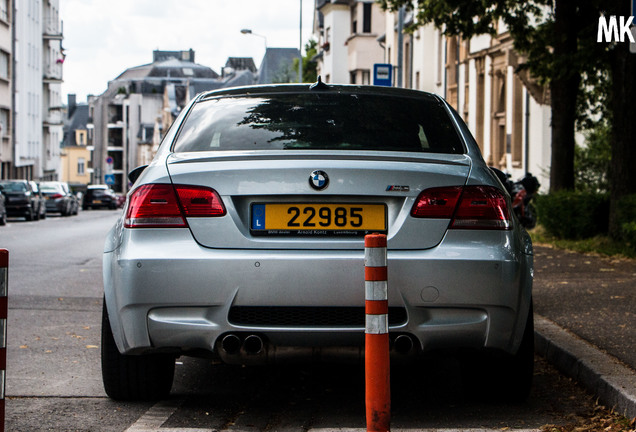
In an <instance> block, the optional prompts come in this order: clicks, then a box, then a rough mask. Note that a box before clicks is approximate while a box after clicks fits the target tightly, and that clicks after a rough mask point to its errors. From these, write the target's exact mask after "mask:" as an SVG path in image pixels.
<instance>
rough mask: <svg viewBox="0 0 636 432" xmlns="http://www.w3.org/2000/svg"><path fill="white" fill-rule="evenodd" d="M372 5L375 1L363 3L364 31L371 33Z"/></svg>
mask: <svg viewBox="0 0 636 432" xmlns="http://www.w3.org/2000/svg"><path fill="white" fill-rule="evenodd" d="M371 6H373V3H363V4H362V33H371Z"/></svg>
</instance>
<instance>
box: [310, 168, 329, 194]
mask: <svg viewBox="0 0 636 432" xmlns="http://www.w3.org/2000/svg"><path fill="white" fill-rule="evenodd" d="M309 185H310V186H311V187H312V188H314V189H316V190H319V191H320V190H323V189H326V188H327V186H329V176H328V175H327V173H326V172H324V171H320V170H316V171H313V172H312V173H311V174H310V175H309Z"/></svg>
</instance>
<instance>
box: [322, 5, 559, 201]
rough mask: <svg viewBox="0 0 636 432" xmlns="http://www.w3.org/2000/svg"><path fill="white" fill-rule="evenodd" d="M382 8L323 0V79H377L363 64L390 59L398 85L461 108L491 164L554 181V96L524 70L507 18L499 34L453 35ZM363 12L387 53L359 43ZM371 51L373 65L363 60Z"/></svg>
mask: <svg viewBox="0 0 636 432" xmlns="http://www.w3.org/2000/svg"><path fill="white" fill-rule="evenodd" d="M376 8H379V6H377V5H375V4H373V5H371V6H368V3H366V2H364V1H343V0H340V1H339V0H316V13H315V19H314V37H315V38H316V39H317V40H318V41H319V44H318V46H319V48H320V52H319V54H318V55H317V56H316V58H317V61H318V70H319V74H322V75H323V80H324V81H327V82H333V83H350V84H369V83H371V84H372V78H371V80H368V79H367V78H366V76H365V74H364V73H360V71H361V70H365V69H367V70H368V69H369V68H370V69H372V67H373V63H389V64H391V65H393V71H394V75H393V85H395V86H397V85H398V84H399V83H401V86H402V87H405V88H412V89H416V90H423V91H428V92H431V93H436V94H438V95H440V96H442V97H443V98H445V99H446V100H447V101H448V102H449V103H450V104H451V105H452V106H453V107H454V108H455V110H457V112H458V113H459V114H460V115H461V116H462V117H463V119H464V120H465V121H466V123H467V124H468V126H469V128H470V130H471V132H472V133H473V135H474V136H475V139H476V140H477V142H478V143H479V145H480V148H481V150H482V154H483V155H484V159H485V160H486V162H487V163H488V164H489V165H490V166H494V167H496V168H499V169H501V170H503V171H505V172H507V173H509V174H510V175H511V176H512V178H513V179H516V178H520V177H522V176H523V175H525V173H526V172H532V174H534V175H535V176H537V177H538V178H539V181H540V183H541V184H542V186H543V187H544V188H547V187H549V167H550V136H551V128H550V118H551V114H550V106H549V99H548V98H549V95H548V94H547V92H546V90H545V89H544V88H543V87H541V86H540V85H538V84H537V83H536V81H534V80H533V79H532V77H531V76H529V75H528V73H527V71H520V70H519V69H518V66H519V65H521V64H522V63H523V58H521V57H520V56H519V55H518V54H517V53H516V52H515V50H514V49H513V43H512V39H511V37H510V35H509V33H508V31H507V29H506V28H505V26H504V25H503V24H501V25H499V28H498V34H497V35H496V36H489V35H487V36H480V37H475V38H473V39H471V40H462V39H460V38H457V37H445V36H444V35H442V34H441V32H440V31H439V30H438V29H436V28H435V27H434V26H433V25H426V26H421V27H419V28H417V29H416V30H415V31H412V32H406V31H404V28H406V27H408V26H409V25H410V24H412V23H413V20H414V19H415V18H414V15H413V13H412V12H410V13H409V12H406V11H402V18H401V19H400V12H389V11H386V12H384V11H380V10H376ZM369 9H370V10H371V12H366V11H367V10H369ZM360 10H362V15H361V13H360ZM376 14H381V18H380V19H377V18H376ZM361 16H362V33H363V34H364V30H366V29H369V25H368V24H366V23H365V17H369V16H370V17H371V23H370V29H371V34H372V36H371V35H369V36H370V37H369V39H372V38H375V42H380V43H381V44H382V48H381V55H378V54H377V52H376V51H375V49H374V50H372V51H370V48H372V47H374V46H373V45H372V44H371V43H369V42H371V41H370V40H369V41H366V42H367V43H369V44H368V45H364V46H363V45H362V44H358V43H357V42H356V38H357V35H358V33H360V22H361V21H360V19H361V18H360V17H361ZM377 21H382V22H383V25H382V26H381V27H377V29H378V31H379V29H381V30H382V32H383V33H381V34H379V35H378V34H377V32H376V30H375V29H376V27H374V26H375V24H376V22H377ZM354 23H355V24H354ZM347 35H349V36H347ZM363 58H364V59H365V61H366V64H364V65H363V66H361V67H359V66H358V65H360V64H361V60H360V59H363Z"/></svg>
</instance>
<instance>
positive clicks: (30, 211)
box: [0, 180, 41, 221]
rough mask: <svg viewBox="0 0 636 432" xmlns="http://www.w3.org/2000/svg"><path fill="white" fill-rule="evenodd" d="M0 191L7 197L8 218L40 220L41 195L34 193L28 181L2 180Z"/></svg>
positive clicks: (0, 181)
mask: <svg viewBox="0 0 636 432" xmlns="http://www.w3.org/2000/svg"><path fill="white" fill-rule="evenodd" d="M0 189H1V190H2V193H3V194H4V196H5V206H6V208H7V215H8V216H18V217H24V218H25V219H26V220H28V221H31V220H37V219H39V208H40V200H41V198H40V195H39V194H38V193H36V192H34V190H33V187H32V185H31V182H29V181H28V180H0Z"/></svg>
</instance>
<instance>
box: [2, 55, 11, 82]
mask: <svg viewBox="0 0 636 432" xmlns="http://www.w3.org/2000/svg"><path fill="white" fill-rule="evenodd" d="M9 63H10V59H9V54H7V53H6V52H4V51H0V78H2V79H5V80H8V79H9Z"/></svg>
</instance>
